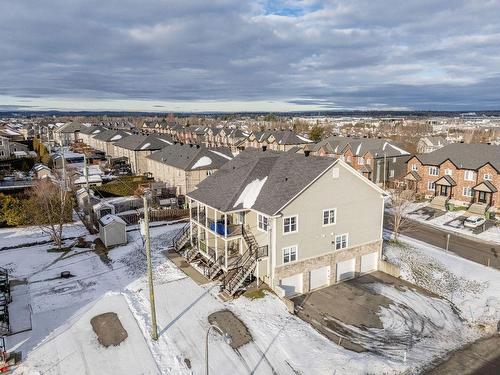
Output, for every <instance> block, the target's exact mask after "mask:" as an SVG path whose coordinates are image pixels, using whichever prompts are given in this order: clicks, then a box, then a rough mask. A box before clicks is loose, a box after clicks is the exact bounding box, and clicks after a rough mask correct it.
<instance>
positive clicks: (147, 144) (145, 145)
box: [141, 142, 151, 150]
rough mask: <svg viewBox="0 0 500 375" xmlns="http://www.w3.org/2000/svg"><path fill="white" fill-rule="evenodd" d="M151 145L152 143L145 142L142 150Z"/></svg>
mask: <svg viewBox="0 0 500 375" xmlns="http://www.w3.org/2000/svg"><path fill="white" fill-rule="evenodd" d="M149 146H151V143H149V142H148V143H144V144H143V145H142V146H141V150H145V149H147V148H148V147H149Z"/></svg>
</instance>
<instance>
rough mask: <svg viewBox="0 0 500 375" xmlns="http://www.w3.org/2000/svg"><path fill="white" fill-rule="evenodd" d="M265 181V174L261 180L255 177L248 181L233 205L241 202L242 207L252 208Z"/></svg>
mask: <svg viewBox="0 0 500 375" xmlns="http://www.w3.org/2000/svg"><path fill="white" fill-rule="evenodd" d="M266 181H267V176H266V177H264V178H263V179H262V180H259V179H258V178H257V179H255V180H253V181H252V182H250V183H249V184H248V185H247V186H245V189H243V191H242V192H241V194H240V196H239V198H238V200H237V201H236V203H235V204H234V206H233V207H236V206H238V205H239V204H240V203H241V204H243V208H252V206H253V205H254V204H255V201H256V200H257V197H258V196H259V194H260V191H261V189H262V187H263V186H264V184H265V183H266Z"/></svg>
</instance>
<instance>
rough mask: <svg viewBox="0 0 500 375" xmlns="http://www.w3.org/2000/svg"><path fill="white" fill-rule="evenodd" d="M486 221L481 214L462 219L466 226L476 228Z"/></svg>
mask: <svg viewBox="0 0 500 375" xmlns="http://www.w3.org/2000/svg"><path fill="white" fill-rule="evenodd" d="M485 222H486V219H485V218H484V217H482V216H477V215H474V216H470V217H468V218H467V219H465V221H464V226H466V227H467V228H477V227H479V226H481V225H483V224H484V223H485Z"/></svg>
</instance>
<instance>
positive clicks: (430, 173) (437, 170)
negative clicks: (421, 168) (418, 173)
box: [429, 165, 439, 176]
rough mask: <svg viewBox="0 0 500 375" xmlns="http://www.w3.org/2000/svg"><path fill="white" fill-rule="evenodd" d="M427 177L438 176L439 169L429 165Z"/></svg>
mask: <svg viewBox="0 0 500 375" xmlns="http://www.w3.org/2000/svg"><path fill="white" fill-rule="evenodd" d="M432 172H436V174H434V173H432ZM429 176H439V167H436V166H434V165H431V166H430V167H429Z"/></svg>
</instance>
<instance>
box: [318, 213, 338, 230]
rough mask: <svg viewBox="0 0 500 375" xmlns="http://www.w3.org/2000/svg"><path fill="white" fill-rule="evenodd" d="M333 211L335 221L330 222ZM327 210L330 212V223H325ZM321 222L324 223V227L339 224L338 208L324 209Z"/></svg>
mask: <svg viewBox="0 0 500 375" xmlns="http://www.w3.org/2000/svg"><path fill="white" fill-rule="evenodd" d="M332 211H333V222H330V219H331V216H330V212H332ZM325 212H328V223H327V224H325ZM321 222H322V223H323V226H324V227H329V226H330V225H335V224H337V209H336V208H327V209H325V210H323V215H322V216H321Z"/></svg>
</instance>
